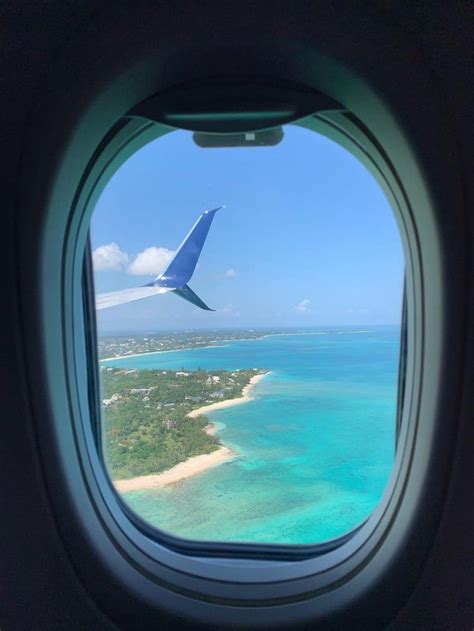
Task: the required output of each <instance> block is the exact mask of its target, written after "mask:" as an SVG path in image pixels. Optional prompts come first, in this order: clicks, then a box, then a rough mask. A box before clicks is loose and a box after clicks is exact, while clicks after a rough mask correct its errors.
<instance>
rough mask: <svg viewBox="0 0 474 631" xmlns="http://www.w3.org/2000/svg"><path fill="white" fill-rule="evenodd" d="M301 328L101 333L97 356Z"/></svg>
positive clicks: (177, 347)
mask: <svg viewBox="0 0 474 631" xmlns="http://www.w3.org/2000/svg"><path fill="white" fill-rule="evenodd" d="M299 332H301V333H303V332H304V329H301V331H300V330H299V329H291V332H290V330H289V329H236V330H225V329H224V330H223V329H219V330H212V329H211V330H206V331H162V332H159V333H156V332H154V333H147V334H141V335H138V334H132V335H115V336H110V335H108V336H104V335H101V336H100V338H99V340H98V343H99V359H100V360H105V359H121V358H124V357H132V356H134V355H145V354H147V353H157V352H169V351H182V350H189V349H192V348H205V347H216V346H223V345H225V344H226V343H227V342H236V341H239V340H256V339H261V338H264V337H268V336H272V335H289V334H291V335H294V334H295V333H299Z"/></svg>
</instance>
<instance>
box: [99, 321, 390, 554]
mask: <svg viewBox="0 0 474 631" xmlns="http://www.w3.org/2000/svg"><path fill="white" fill-rule="evenodd" d="M399 335H400V330H399V328H398V327H388V326H387V327H365V328H364V329H362V327H360V328H339V329H337V328H331V329H321V328H320V329H314V330H313V331H308V332H305V333H303V334H301V333H297V334H283V335H271V336H266V337H262V338H260V339H256V340H240V341H235V342H229V343H225V344H224V345H222V346H216V347H212V348H210V347H208V348H199V349H193V350H184V351H171V352H166V353H153V354H149V355H140V356H135V357H129V358H126V359H116V360H110V361H107V362H106V365H108V366H116V367H127V368H139V369H143V368H159V369H165V370H166V369H172V370H180V369H184V370H193V369H197V368H202V369H205V370H213V369H215V370H217V369H225V370H236V369H239V368H241V369H243V368H264V369H267V370H269V371H271V374H270V375H268V376H266V377H265V378H264V379H263V380H261V381H260V382H259V383H258V384H257V386H256V388H255V391H254V393H253V394H254V396H255V398H254V400H252V401H249V402H247V403H245V404H242V405H238V406H235V407H231V408H228V409H223V410H216V411H213V412H211V413H209V414H208V417H209V419H210V420H211V421H212V422H213V423H215V424H216V425H217V427H218V436H219V438H220V440H221V441H222V442H223V443H224V444H225V445H228V446H229V447H231V448H232V449H233V450H234V451H235V452H237V454H238V455H237V457H236V458H235V459H234V460H231V461H228V462H227V463H225V464H222V465H220V466H217V467H215V468H214V469H210V470H208V471H206V472H204V473H202V474H200V475H198V476H195V477H194V478H189V479H188V480H185V481H183V482H181V483H178V484H176V485H174V486H172V487H167V488H164V489H161V490H147V491H134V492H131V493H127V494H124V496H123V497H124V499H125V500H126V501H127V502H128V503H129V505H130V506H131V507H132V508H133V509H134V510H135V511H136V512H137V513H138V514H139V515H140V516H141V517H142V518H144V519H145V520H147V521H148V522H150V523H151V524H153V525H154V526H156V527H158V528H160V529H162V530H165V531H167V532H169V533H171V534H173V535H176V536H179V537H184V538H187V539H194V540H207V541H229V542H231V541H233V542H237V541H238V542H259V543H285V544H308V543H320V542H325V541H328V540H330V539H333V538H335V537H338V536H340V535H343V534H345V533H347V532H349V531H350V530H352V529H353V528H355V527H357V526H358V525H360V524H361V523H362V522H363V521H364V520H365V519H366V518H367V517H368V516H369V515H370V514H371V512H372V511H373V510H374V508H375V507H376V505H377V503H378V502H379V501H380V499H381V496H382V494H383V491H384V489H385V486H386V485H387V482H388V479H389V476H390V473H391V469H392V465H393V460H394V446H395V424H396V400H397V377H398V357H399Z"/></svg>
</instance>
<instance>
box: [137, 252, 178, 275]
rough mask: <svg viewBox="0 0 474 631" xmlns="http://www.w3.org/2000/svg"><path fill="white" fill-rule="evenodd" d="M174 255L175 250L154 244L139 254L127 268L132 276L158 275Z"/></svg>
mask: <svg viewBox="0 0 474 631" xmlns="http://www.w3.org/2000/svg"><path fill="white" fill-rule="evenodd" d="M173 256H174V250H168V249H167V248H157V247H156V246H152V247H150V248H145V249H144V250H142V251H141V252H139V253H138V254H137V256H136V257H135V258H134V259H133V261H132V262H131V263H130V265H129V266H128V269H127V273H128V274H131V275H132V276H157V275H158V274H159V273H160V272H162V271H163V270H164V268H165V267H166V265H167V264H168V263H169V262H170V261H171V259H172V258H173Z"/></svg>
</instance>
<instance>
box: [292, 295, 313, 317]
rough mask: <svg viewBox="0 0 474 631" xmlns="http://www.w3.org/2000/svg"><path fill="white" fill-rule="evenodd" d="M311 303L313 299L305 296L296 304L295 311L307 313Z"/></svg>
mask: <svg viewBox="0 0 474 631" xmlns="http://www.w3.org/2000/svg"><path fill="white" fill-rule="evenodd" d="M310 305H311V300H310V299H309V298H303V300H302V301H301V302H299V303H298V304H297V305H295V311H299V312H300V313H305V312H307V311H309V308H310Z"/></svg>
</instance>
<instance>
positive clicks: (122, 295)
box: [95, 286, 171, 311]
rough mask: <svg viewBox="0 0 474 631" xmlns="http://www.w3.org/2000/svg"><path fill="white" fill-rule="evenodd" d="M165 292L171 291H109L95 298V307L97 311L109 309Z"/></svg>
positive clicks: (160, 288)
mask: <svg viewBox="0 0 474 631" xmlns="http://www.w3.org/2000/svg"><path fill="white" fill-rule="evenodd" d="M167 291H171V288H166V287H148V286H147V287H132V288H131V289H120V290H119V291H111V292H110V293H107V294H99V295H98V296H97V297H96V301H95V306H96V309H97V310H98V311H99V310H100V309H108V308H109V307H115V306H117V305H123V304H125V303H126V302H133V301H135V300H143V298H149V297H150V296H155V295H156V294H164V293H166V292H167Z"/></svg>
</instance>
